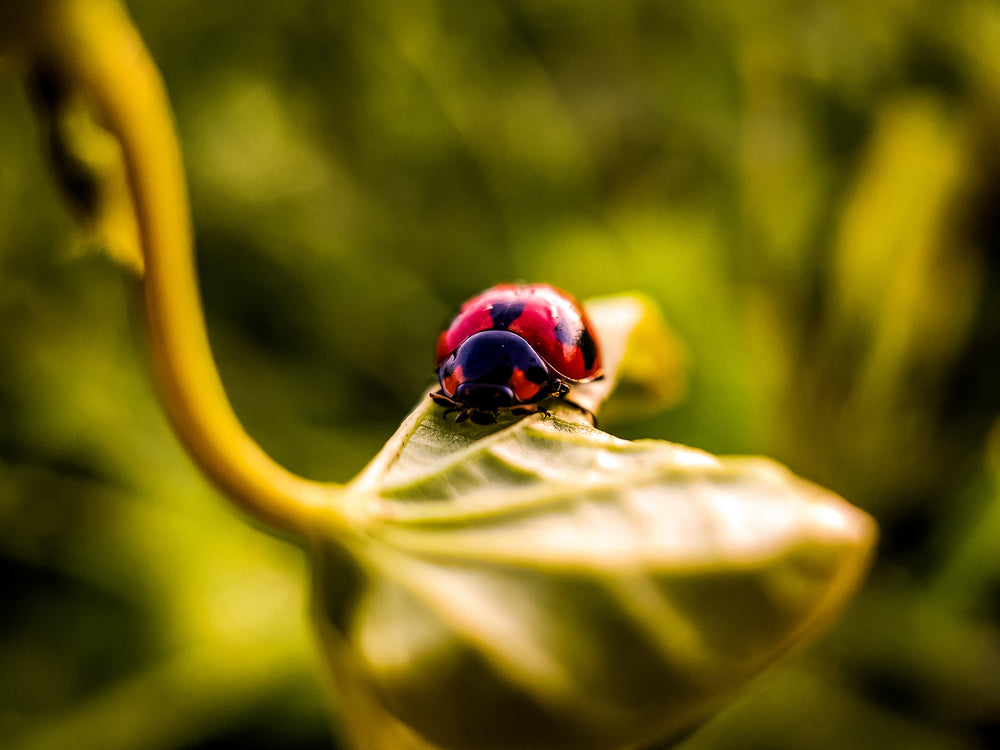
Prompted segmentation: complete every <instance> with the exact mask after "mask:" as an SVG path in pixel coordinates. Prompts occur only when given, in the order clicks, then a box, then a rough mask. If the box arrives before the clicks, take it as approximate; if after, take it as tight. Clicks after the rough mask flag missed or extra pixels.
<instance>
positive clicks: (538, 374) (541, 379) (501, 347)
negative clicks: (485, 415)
mask: <svg viewBox="0 0 1000 750" xmlns="http://www.w3.org/2000/svg"><path fill="white" fill-rule="evenodd" d="M438 380H439V381H440V383H441V392H442V393H443V394H444V395H445V396H447V397H449V398H450V399H452V400H453V401H455V402H456V403H458V404H461V405H462V406H464V407H467V408H468V409H469V410H470V411H483V412H493V413H496V412H497V411H500V410H502V409H509V408H511V407H513V406H516V405H518V404H526V403H533V402H535V401H540V400H541V399H543V398H545V397H546V396H548V395H550V394H551V393H552V392H553V387H554V385H555V384H556V383H555V381H554V378H553V376H552V374H551V373H550V372H549V368H548V367H547V366H546V365H545V362H544V361H543V360H542V358H541V357H539V356H538V354H536V353H535V350H534V349H532V348H531V346H530V345H529V344H528V342H527V341H525V340H524V339H523V338H521V337H520V336H518V335H517V334H516V333H510V332H509V331H480V332H479V333H476V334H473V335H472V336H469V338H467V339H466V340H465V341H464V342H462V344H461V346H459V347H458V349H456V350H455V351H454V352H453V353H452V354H451V356H449V357H448V358H447V359H446V360H445V361H444V363H443V364H442V365H441V367H440V368H439V369H438Z"/></svg>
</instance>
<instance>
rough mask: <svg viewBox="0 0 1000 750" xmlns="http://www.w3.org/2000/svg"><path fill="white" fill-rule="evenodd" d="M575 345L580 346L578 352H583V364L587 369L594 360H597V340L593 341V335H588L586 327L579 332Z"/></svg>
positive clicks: (591, 365) (592, 364)
mask: <svg viewBox="0 0 1000 750" xmlns="http://www.w3.org/2000/svg"><path fill="white" fill-rule="evenodd" d="M577 346H579V347H580V353H581V354H583V366H584V367H586V368H587V369H588V370H589V369H591V368H592V367H593V366H594V362H596V361H597V342H596V341H594V337H593V336H591V335H590V331H588V330H587V329H586V328H584V329H583V333H581V334H580V340H579V341H578V342H577Z"/></svg>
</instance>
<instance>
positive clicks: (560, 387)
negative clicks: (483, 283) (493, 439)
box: [431, 284, 601, 424]
mask: <svg viewBox="0 0 1000 750" xmlns="http://www.w3.org/2000/svg"><path fill="white" fill-rule="evenodd" d="M437 373H438V380H439V382H440V384H441V390H440V391H438V392H437V393H432V394H431V397H432V398H433V399H434V400H435V401H437V402H438V403H440V404H442V405H444V406H446V407H449V409H450V410H454V411H458V412H459V417H458V419H459V420H460V421H461V420H463V419H472V421H474V422H477V423H480V424H488V423H491V422H493V421H495V418H496V415H497V413H499V412H500V411H504V410H506V411H510V412H512V413H514V414H527V413H531V412H534V411H538V408H537V407H534V406H533V405H534V404H535V403H537V402H538V401H541V400H542V399H544V398H546V397H548V396H552V395H563V394H565V393H566V392H567V391H568V390H569V388H570V386H572V385H576V384H578V383H584V382H588V381H590V380H594V379H596V378H598V377H600V376H601V356H600V351H599V349H598V345H597V340H596V339H595V337H594V333H593V330H592V328H591V325H590V322H589V321H588V320H587V316H586V313H584V311H583V308H581V307H580V304H579V303H578V302H577V301H576V300H575V299H574V298H573V297H572V296H570V295H569V294H567V293H566V292H563V291H561V290H559V289H556V288H555V287H552V286H549V285H548V284H502V285H500V286H495V287H492V288H491V289H488V290H486V291H485V292H483V293H482V294H480V295H478V296H476V297H473V298H472V299H470V300H469V301H468V302H466V303H465V304H464V305H462V309H461V311H460V312H459V314H458V315H457V316H456V317H455V319H454V320H453V321H452V322H451V325H449V326H448V329H447V330H446V331H444V333H442V334H441V336H440V338H439V339H438V345H437Z"/></svg>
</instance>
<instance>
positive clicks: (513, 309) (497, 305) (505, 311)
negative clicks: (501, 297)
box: [490, 302, 524, 331]
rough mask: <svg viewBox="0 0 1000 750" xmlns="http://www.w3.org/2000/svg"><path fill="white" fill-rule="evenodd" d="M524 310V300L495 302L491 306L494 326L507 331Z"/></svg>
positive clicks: (496, 328) (491, 317)
mask: <svg viewBox="0 0 1000 750" xmlns="http://www.w3.org/2000/svg"><path fill="white" fill-rule="evenodd" d="M523 312H524V302H494V303H493V306H492V307H491V308H490V319H491V320H492V321H493V328H494V329H495V330H498V331H506V330H507V329H508V328H510V325H511V323H513V322H514V321H515V320H517V319H518V318H519V317H521V313H523Z"/></svg>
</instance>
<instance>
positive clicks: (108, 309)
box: [0, 0, 1000, 750]
mask: <svg viewBox="0 0 1000 750" xmlns="http://www.w3.org/2000/svg"><path fill="white" fill-rule="evenodd" d="M128 5H129V8H130V10H131V11H132V13H133V15H134V17H135V20H136V23H137V25H138V27H139V29H140V30H141V31H142V33H143V35H144V36H145V38H146V40H147V42H148V44H149V45H150V47H151V49H152V51H153V54H154V56H155V57H156V59H157V61H158V62H159V64H160V66H161V69H162V71H163V73H164V76H165V78H166V81H167V85H168V88H169V89H170V91H171V95H172V97H173V102H174V106H175V109H176V112H177V119H178V127H179V131H180V136H181V141H182V144H183V147H184V149H185V157H186V160H187V166H188V169H189V178H190V182H191V191H192V203H193V209H194V214H195V216H194V218H195V225H196V229H197V234H198V248H199V263H200V268H201V272H202V282H203V289H204V296H205V303H206V308H207V314H208V318H209V326H210V330H211V334H212V338H213V343H214V344H215V346H216V353H217V357H218V359H219V365H220V368H221V370H222V374H223V377H224V379H225V382H226V384H227V387H228V388H229V389H230V393H231V395H232V398H233V401H234V403H235V406H236V408H237V411H238V412H239V413H240V415H241V417H243V419H244V420H245V421H246V423H247V425H248V427H249V429H250V431H251V432H252V433H253V434H254V435H255V436H256V437H257V438H258V439H259V440H260V441H261V443H262V444H263V445H264V447H265V448H267V449H268V450H269V451H270V452H272V453H273V454H274V455H275V456H276V458H278V459H279V460H280V461H281V462H283V463H285V464H287V465H288V466H290V467H291V468H292V469H294V470H296V471H298V472H300V473H303V474H306V475H309V476H314V477H317V478H320V479H334V480H345V479H347V478H349V477H350V476H352V475H353V474H354V473H355V472H356V471H357V470H358V469H360V468H361V466H362V465H363V464H364V462H365V461H366V460H367V459H368V458H369V457H370V456H372V455H373V454H374V453H375V452H376V451H377V449H378V448H379V447H380V445H381V444H382V442H383V441H384V440H385V438H386V437H388V436H389V435H390V434H391V433H392V431H393V429H394V428H395V426H396V425H397V424H398V422H399V420H400V419H401V418H402V416H403V415H404V414H405V413H406V411H407V410H408V409H409V407H410V406H411V405H412V404H413V403H414V402H415V401H416V399H417V398H418V397H419V396H420V395H421V393H423V392H424V390H425V389H426V388H427V386H428V385H429V384H430V380H431V367H432V361H431V355H432V351H433V342H434V338H435V336H436V334H437V332H438V330H439V328H440V326H441V325H442V324H443V323H444V322H445V321H446V319H447V317H448V315H449V313H450V311H451V310H452V309H453V308H454V306H455V305H456V304H457V302H459V301H460V300H461V299H463V298H464V297H466V296H468V295H470V294H472V293H474V292H475V291H478V290H479V289H481V288H483V287H486V286H488V285H490V284H492V283H495V282H497V281H500V280H509V279H517V278H523V279H529V280H544V281H548V282H551V283H555V284H558V285H561V286H564V287H566V288H568V289H571V290H572V291H573V292H574V293H575V294H577V295H578V296H580V297H587V296H590V295H592V294H604V293H609V292H615V291H620V290H623V289H637V290H640V291H642V292H643V293H645V294H647V295H649V296H650V297H652V298H654V299H655V300H657V302H658V303H659V304H660V305H661V306H662V307H663V309H664V310H665V311H666V314H667V316H668V318H669V320H670V321H671V324H672V326H673V327H674V329H675V331H676V333H677V335H678V337H679V339H680V340H681V341H682V342H683V344H684V347H685V349H686V351H687V359H688V362H689V384H688V393H687V396H686V398H685V400H684V401H683V402H682V403H681V404H680V405H679V406H678V407H677V408H675V409H673V410H672V411H670V412H668V413H666V414H663V415H661V416H655V417H644V418H642V419H636V420H633V421H632V422H620V423H617V424H614V425H612V424H608V425H605V426H606V427H608V428H609V429H611V430H612V431H614V432H616V433H618V434H622V435H624V436H634V437H647V436H648V437H662V438H667V439H670V440H675V441H678V442H682V443H686V444H690V445H696V446H698V447H701V448H705V449H707V450H710V451H714V452H718V453H764V454H769V455H771V456H774V457H775V458H777V459H779V460H781V461H783V462H784V463H787V464H788V465H789V466H791V467H792V468H793V469H794V470H795V471H796V472H798V473H800V474H803V475H805V476H807V477H809V478H810V479H814V480H817V481H819V482H821V483H824V484H826V485H828V486H830V487H832V488H834V489H835V490H837V491H839V492H841V493H842V494H844V495H845V496H846V497H847V498H848V499H850V500H851V501H853V502H855V503H856V504H858V505H860V506H861V507H863V508H864V509H866V510H868V511H869V512H871V513H873V514H874V515H875V516H876V518H877V519H878V520H879V522H880V524H881V525H882V528H883V537H884V538H883V543H882V546H881V549H880V553H879V558H878V560H877V562H876V567H875V569H874V572H873V575H872V577H871V579H870V581H869V584H868V586H867V588H866V589H865V590H864V591H863V592H862V594H861V596H860V598H859V600H858V601H857V602H856V603H855V605H854V606H853V607H852V608H851V609H850V610H849V612H848V613H847V615H846V617H845V618H844V619H843V620H842V622H841V623H840V625H839V626H838V627H837V628H836V629H835V630H834V631H833V632H832V633H831V635H830V636H828V637H827V638H826V639H825V640H824V641H823V642H822V643H820V644H819V645H818V646H816V647H813V648H811V649H810V650H809V651H808V652H806V653H805V654H801V655H798V656H796V657H794V658H793V659H791V660H788V661H786V662H785V663H784V664H782V665H779V666H778V667H776V668H775V669H774V670H772V671H771V672H770V673H769V674H768V675H766V676H765V677H763V678H761V679H760V680H759V681H758V682H757V683H756V684H755V685H754V686H753V687H752V688H751V690H750V691H748V692H747V693H746V694H745V695H744V696H743V697H741V699H740V700H739V701H738V702H737V703H736V704H735V705H733V706H732V707H731V708H730V709H728V710H727V711H725V712H724V713H723V714H722V715H720V716H719V717H717V718H715V719H714V720H712V721H710V722H709V723H708V724H707V725H706V726H705V727H703V728H702V730H701V731H700V732H698V733H697V734H695V735H694V736H693V737H692V738H691V739H690V740H689V741H688V742H687V743H686V744H685V746H684V747H685V748H690V750H708V749H710V748H734V749H735V748H740V749H743V750H745V749H746V748H754V747H767V748H788V750H793V749H795V750H800V749H803V748H805V749H809V748H816V749H817V750H820V749H822V750H828V749H829V748H841V747H843V748H848V747H850V748H854V747H880V748H900V749H902V748H906V749H907V750H910V749H911V748H918V749H920V748H927V749H928V750H936V749H937V748H942V749H944V748H949V749H950V748H956V749H965V748H968V749H970V750H973V749H975V748H987V747H991V746H995V745H996V744H997V743H998V742H1000V550H998V547H1000V484H998V478H1000V477H998V472H1000V429H997V424H998V422H997V417H998V413H1000V146H998V143H997V140H996V137H995V133H996V132H998V130H1000V6H998V5H997V4H996V3H995V2H991V1H990V0H962V1H960V2H956V3H952V4H949V6H948V9H947V12H946V13H945V12H943V9H942V7H941V6H940V4H939V3H934V2H932V0H893V2H889V3H879V4H875V3H859V2H850V1H847V0H841V1H838V2H834V3H826V4H819V3H817V4H803V3H793V2H790V1H788V0H771V1H770V2H764V1H760V2H752V3H745V4H728V5H724V4H715V3H697V2H693V1H688V2H673V3H665V2H653V1H640V0H628V1H626V2H616V3H608V2H596V1H595V0H581V1H578V2H573V3H570V2H555V1H553V0H533V1H531V2H529V1H527V0H524V1H518V2H493V1H491V0H483V1H482V2H476V3H463V2H458V1H457V0H416V1H415V2H408V3H399V2H386V1H385V0H375V1H374V2H356V1H355V0H343V1H341V0H288V2H284V3H265V2H256V1H255V2H240V3H237V2H233V1H232V0H217V1H216V2H211V3H205V2H202V3H195V2H174V3H167V2H162V0H132V1H131V2H129V3H128ZM0 133H2V134H3V138H2V140H0V144H2V145H0V148H2V155H3V156H2V166H0V206H3V207H4V210H3V211H2V212H0V473H2V478H0V519H2V523H0V559H2V578H0V580H2V583H3V586H4V593H5V596H4V599H5V607H4V611H5V615H4V617H3V618H0V673H2V674H3V675H4V679H3V680H2V681H0V744H2V745H3V746H4V747H7V746H11V747H17V748H22V747H23V748H29V747H37V748H42V747H51V748H64V747H70V746H73V747H95V748H97V747H99V748H135V747H143V748H165V749H167V748H169V749H174V748H176V749H180V748H185V749H187V750H192V749H194V748H199V749H200V750H207V749H208V748H229V747H239V748H258V747H259V748H272V747H273V748H279V747H280V748H306V747H329V746H330V744H331V740H329V738H328V730H327V727H326V718H325V710H324V707H323V689H322V687H321V685H320V682H321V679H320V677H319V676H318V674H319V670H318V668H317V666H316V665H315V648H314V646H313V644H312V642H311V640H310V638H311V636H310V635H309V634H308V630H307V628H306V627H305V625H304V622H305V619H306V614H305V613H306V609H307V605H306V603H305V601H306V597H305V596H304V591H303V589H304V588H305V583H304V581H305V575H304V570H303V568H304V565H303V563H302V560H300V559H299V555H298V554H297V553H296V551H295V550H294V549H292V548H289V547H287V546H285V545H283V544H282V543H280V542H278V541H276V540H272V539H270V538H268V537H266V536H264V535H261V534H258V533H256V532H255V531H253V530H252V529H250V528H247V527H246V526H245V525H244V524H243V523H241V522H240V521H239V520H238V519H236V518H235V517H234V516H233V515H232V514H231V513H229V512H228V511H227V510H226V509H225V508H224V507H223V504H222V503H221V501H220V500H219V499H218V497H217V496H215V495H214V493H213V491H212V490H211V489H210V488H209V487H208V486H207V485H206V483H205V482H204V480H202V479H201V478H200V477H199V476H198V474H197V473H196V471H195V470H194V468H193V467H192V466H191V465H190V464H189V463H188V461H187V459H186V457H185V456H184V455H183V454H182V452H181V451H180V449H179V448H178V447H177V446H176V444H175V442H174V438H173V437H172V436H171V434H170V432H169V431H168V429H167V427H166V424H165V422H164V420H163V418H162V417H161V416H160V414H159V411H158V407H157V404H156V401H155V393H154V392H153V389H152V387H151V386H150V378H149V373H148V366H147V365H146V363H145V356H144V355H145V352H144V349H143V343H142V336H141V326H139V325H132V323H134V322H135V321H137V320H138V317H136V316H134V315H133V314H132V313H131V312H130V303H134V302H136V301H137V300H136V299H135V296H134V295H132V294H131V293H130V291H131V283H132V282H131V280H128V279H126V280H125V282H124V283H123V281H122V276H123V274H122V272H121V270H120V269H119V268H116V267H114V266H113V265H112V264H111V263H110V262H109V261H106V260H103V259H102V258H101V257H100V256H99V255H97V254H88V253H86V252H85V248H84V247H83V243H82V242H81V241H80V240H79V238H78V237H77V235H75V234H74V231H73V229H72V222H71V220H70V217H69V216H68V215H67V214H66V212H65V210H64V208H63V207H62V203H61V202H60V200H59V197H58V195H57V193H56V190H55V188H54V187H53V186H52V183H51V180H50V178H49V174H48V168H47V165H46V163H45V161H44V158H43V156H42V155H41V154H42V149H41V147H40V143H39V140H40V138H39V134H38V130H37V127H36V123H35V121H34V119H33V116H32V114H31V110H30V107H29V104H28V97H27V95H26V93H25V92H24V91H23V90H22V89H21V88H19V85H18V79H17V78H16V77H15V76H11V75H8V76H4V77H0ZM991 436H992V437H991ZM734 626H738V623H735V624H734Z"/></svg>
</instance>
